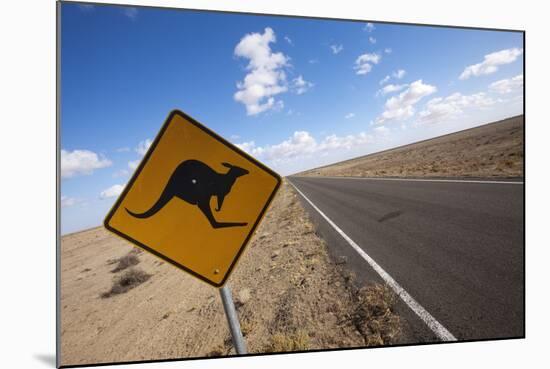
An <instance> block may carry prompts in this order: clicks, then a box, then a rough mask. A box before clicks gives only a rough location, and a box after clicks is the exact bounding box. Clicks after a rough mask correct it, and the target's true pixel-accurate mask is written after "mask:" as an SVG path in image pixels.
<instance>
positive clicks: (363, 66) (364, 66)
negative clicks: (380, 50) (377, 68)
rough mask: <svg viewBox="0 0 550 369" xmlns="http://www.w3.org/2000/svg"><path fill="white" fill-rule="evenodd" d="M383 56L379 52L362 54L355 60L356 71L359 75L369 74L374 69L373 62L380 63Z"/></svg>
mask: <svg viewBox="0 0 550 369" xmlns="http://www.w3.org/2000/svg"><path fill="white" fill-rule="evenodd" d="M381 58H382V57H381V56H380V55H379V54H376V53H372V54H369V53H366V54H363V55H360V56H359V57H358V58H357V59H356V60H355V67H354V69H355V70H356V73H357V74H359V75H362V74H367V73H369V72H370V71H371V70H372V65H373V64H378V63H379V62H380V59H381Z"/></svg>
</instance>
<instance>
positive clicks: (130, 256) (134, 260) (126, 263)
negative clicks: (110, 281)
mask: <svg viewBox="0 0 550 369" xmlns="http://www.w3.org/2000/svg"><path fill="white" fill-rule="evenodd" d="M115 262H118V264H117V266H116V267H115V269H113V270H111V273H118V272H120V271H121V270H124V269H126V268H129V267H131V266H134V265H137V264H139V259H138V257H137V256H136V253H135V252H133V250H132V251H130V252H129V253H127V254H126V255H124V256H122V257H120V258H118V259H116V261H115Z"/></svg>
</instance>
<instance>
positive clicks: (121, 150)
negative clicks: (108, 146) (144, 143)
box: [116, 146, 130, 152]
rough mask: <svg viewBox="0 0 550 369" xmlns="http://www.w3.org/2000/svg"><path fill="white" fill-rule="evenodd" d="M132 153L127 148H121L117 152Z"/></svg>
mask: <svg viewBox="0 0 550 369" xmlns="http://www.w3.org/2000/svg"><path fill="white" fill-rule="evenodd" d="M129 151H130V148H129V147H127V146H125V147H119V148H118V149H116V152H129Z"/></svg>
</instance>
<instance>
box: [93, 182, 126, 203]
mask: <svg viewBox="0 0 550 369" xmlns="http://www.w3.org/2000/svg"><path fill="white" fill-rule="evenodd" d="M123 189H124V186H123V185H120V184H116V185H112V186H111V187H109V188H107V189H106V190H103V191H101V193H100V194H99V198H100V199H102V200H104V199H108V198H110V197H117V196H118V195H120V194H121V193H122V190H123Z"/></svg>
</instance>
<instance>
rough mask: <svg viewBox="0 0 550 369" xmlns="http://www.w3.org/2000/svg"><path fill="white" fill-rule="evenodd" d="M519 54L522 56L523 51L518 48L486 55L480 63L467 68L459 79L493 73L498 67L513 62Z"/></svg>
mask: <svg viewBox="0 0 550 369" xmlns="http://www.w3.org/2000/svg"><path fill="white" fill-rule="evenodd" d="M521 54H523V49H518V48H512V49H505V50H500V51H496V52H494V53H491V54H487V55H485V57H484V58H483V61H482V62H481V63H478V64H473V65H470V66H467V67H466V68H465V69H464V71H463V72H462V74H461V75H460V77H459V79H468V78H470V77H472V76H473V77H478V76H482V75H486V74H491V73H495V72H496V71H497V70H498V67H499V66H500V65H505V64H510V63H513V62H515V61H516V59H517V58H518V56H520V55H521Z"/></svg>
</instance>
